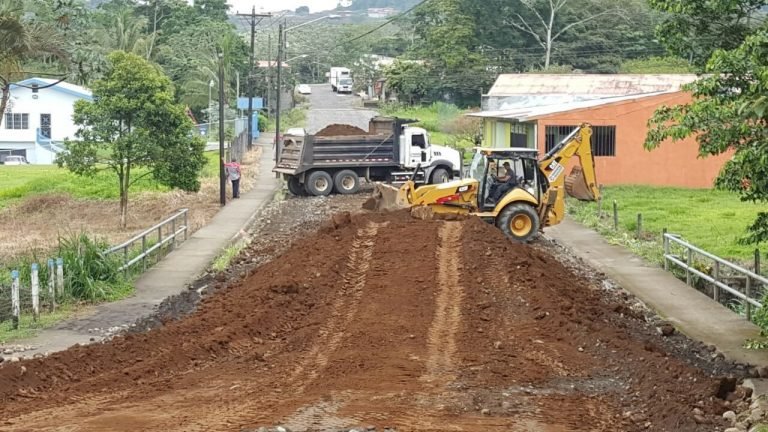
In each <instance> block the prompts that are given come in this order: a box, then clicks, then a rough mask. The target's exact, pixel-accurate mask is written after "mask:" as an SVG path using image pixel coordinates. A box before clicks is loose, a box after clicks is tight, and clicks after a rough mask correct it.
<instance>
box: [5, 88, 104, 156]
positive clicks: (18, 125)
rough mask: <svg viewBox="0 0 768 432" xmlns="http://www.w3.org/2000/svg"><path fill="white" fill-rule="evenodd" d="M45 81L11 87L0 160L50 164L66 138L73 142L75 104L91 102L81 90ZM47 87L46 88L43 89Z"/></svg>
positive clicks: (91, 97) (90, 97) (91, 98)
mask: <svg viewBox="0 0 768 432" xmlns="http://www.w3.org/2000/svg"><path fill="white" fill-rule="evenodd" d="M54 83H56V81H54V80H51V79H45V78H30V79H26V80H24V81H20V82H18V83H16V84H13V85H11V97H10V99H9V101H8V106H7V107H6V109H5V112H4V113H3V124H2V126H0V158H4V157H5V156H8V155H17V156H24V157H25V158H26V159H27V161H29V162H30V163H33V164H51V163H53V162H54V159H55V158H56V154H57V153H59V152H61V151H62V150H63V147H62V142H63V141H64V139H66V138H72V139H74V138H75V133H76V132H77V129H78V128H77V126H76V125H75V124H74V122H73V119H72V114H73V112H74V103H75V101H78V100H83V99H84V100H93V96H92V94H91V92H90V91H89V90H87V89H85V88H84V87H80V86H77V85H74V84H69V83H66V82H60V83H57V84H55V85H53V86H50V85H51V84H54ZM46 86H50V87H46Z"/></svg>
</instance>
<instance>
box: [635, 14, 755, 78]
mask: <svg viewBox="0 0 768 432" xmlns="http://www.w3.org/2000/svg"><path fill="white" fill-rule="evenodd" d="M649 4H650V5H651V7H652V8H654V9H656V10H658V11H661V12H663V13H664V15H663V17H664V18H663V20H662V22H661V23H660V24H659V26H658V28H657V34H658V37H659V39H660V40H661V42H662V43H663V44H664V45H665V46H666V47H667V49H669V51H670V52H671V53H672V54H674V55H677V56H680V57H683V58H687V59H689V60H691V62H692V63H693V64H695V65H697V66H700V67H703V66H704V65H705V64H706V62H707V60H708V59H709V58H710V57H711V56H712V54H713V53H714V52H715V51H716V50H717V49H734V48H736V47H738V46H739V45H740V44H741V43H742V42H743V41H744V39H745V38H746V37H747V35H749V34H750V33H751V32H752V30H753V29H754V28H755V26H756V25H758V24H759V23H760V22H762V19H760V18H759V17H757V16H756V15H757V13H758V12H759V10H760V8H762V7H764V6H765V5H766V1H765V0H732V1H701V0H649Z"/></svg>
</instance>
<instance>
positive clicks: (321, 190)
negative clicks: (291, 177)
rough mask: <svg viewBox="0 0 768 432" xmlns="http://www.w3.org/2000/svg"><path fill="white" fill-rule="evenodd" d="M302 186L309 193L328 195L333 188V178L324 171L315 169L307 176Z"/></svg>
mask: <svg viewBox="0 0 768 432" xmlns="http://www.w3.org/2000/svg"><path fill="white" fill-rule="evenodd" d="M304 187H305V188H306V190H307V192H308V193H309V194H311V195H314V196H328V195H330V194H331V191H332V190H333V179H331V176H330V175H329V174H328V173H327V172H325V171H315V172H313V173H312V174H310V175H309V176H308V177H307V181H306V183H305V184H304Z"/></svg>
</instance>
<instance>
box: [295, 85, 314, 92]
mask: <svg viewBox="0 0 768 432" xmlns="http://www.w3.org/2000/svg"><path fill="white" fill-rule="evenodd" d="M298 91H299V93H300V94H312V88H311V87H310V86H309V85H307V84H299V87H298Z"/></svg>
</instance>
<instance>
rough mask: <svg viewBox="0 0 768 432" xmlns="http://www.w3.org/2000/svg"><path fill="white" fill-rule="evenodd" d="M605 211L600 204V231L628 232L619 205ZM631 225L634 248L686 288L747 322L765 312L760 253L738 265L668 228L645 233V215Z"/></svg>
mask: <svg viewBox="0 0 768 432" xmlns="http://www.w3.org/2000/svg"><path fill="white" fill-rule="evenodd" d="M606 207H607V206H605V203H603V202H602V200H598V203H597V224H598V227H599V228H601V229H603V230H608V231H612V232H615V233H620V232H622V231H623V228H627V227H622V225H621V224H620V223H619V203H618V202H617V201H613V203H612V206H611V207H608V208H606ZM631 222H632V223H630V224H629V227H628V228H627V230H628V231H629V233H628V235H629V236H630V237H633V239H632V242H633V244H634V245H635V246H636V247H639V248H640V249H642V250H643V251H644V252H646V255H650V256H652V257H653V258H654V259H656V258H658V260H659V261H660V264H663V265H664V269H665V270H667V271H669V272H670V273H672V274H673V275H674V276H675V277H677V278H678V279H680V280H681V281H684V282H685V283H686V284H687V285H689V286H691V287H692V288H695V289H696V290H698V291H700V292H702V293H704V294H706V295H707V296H709V297H710V298H712V299H713V300H715V301H717V302H718V303H720V304H722V305H723V306H726V307H728V308H729V309H730V310H732V311H733V312H735V313H737V314H739V315H741V316H743V317H745V318H746V319H747V320H752V319H753V317H754V314H755V311H757V310H759V309H762V307H763V303H762V302H763V299H764V297H765V296H766V294H768V278H766V277H765V275H764V274H763V271H762V270H763V269H762V267H761V256H762V252H761V251H760V249H755V250H754V253H753V255H754V257H753V259H752V260H745V261H743V262H739V263H735V262H733V261H729V260H726V259H724V258H721V257H719V256H717V255H715V254H713V253H711V252H708V251H706V250H704V249H701V248H699V247H697V246H696V245H694V244H692V243H689V242H687V241H686V240H684V239H683V238H682V237H681V236H680V235H677V234H674V233H668V232H667V229H666V228H665V229H664V230H663V232H662V234H661V237H658V233H657V232H655V233H654V232H649V231H647V230H645V227H644V223H643V215H642V213H637V214H636V215H633V216H632V217H631ZM659 240H661V241H659ZM648 252H650V253H648Z"/></svg>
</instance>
